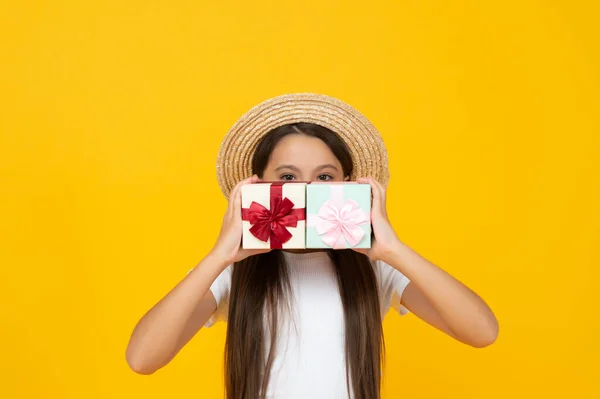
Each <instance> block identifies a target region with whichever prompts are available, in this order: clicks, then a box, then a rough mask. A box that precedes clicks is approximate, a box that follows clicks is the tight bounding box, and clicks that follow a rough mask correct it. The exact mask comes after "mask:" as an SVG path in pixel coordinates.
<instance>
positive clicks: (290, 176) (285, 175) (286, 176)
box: [279, 173, 296, 180]
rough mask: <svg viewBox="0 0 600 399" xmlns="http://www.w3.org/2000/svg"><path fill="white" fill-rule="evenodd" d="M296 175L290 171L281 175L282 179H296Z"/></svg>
mask: <svg viewBox="0 0 600 399" xmlns="http://www.w3.org/2000/svg"><path fill="white" fill-rule="evenodd" d="M295 178H296V177H295V176H294V175H292V174H290V173H286V174H284V175H281V176H279V179H281V180H294V179H295Z"/></svg>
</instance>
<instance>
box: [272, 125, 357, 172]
mask: <svg viewBox="0 0 600 399" xmlns="http://www.w3.org/2000/svg"><path fill="white" fill-rule="evenodd" d="M262 179H263V180H266V181H275V180H304V181H343V180H347V179H345V178H344V172H343V170H342V165H341V164H340V161H338V159H337V158H336V157H335V155H333V152H331V150H330V149H329V147H328V146H327V144H325V143H324V142H323V141H321V140H320V139H318V138H315V137H310V136H305V135H301V134H290V135H288V136H285V137H284V138H282V139H281V140H280V141H279V142H278V143H277V145H276V146H275V148H274V149H273V152H272V153H271V157H270V158H269V162H268V163H267V167H266V168H265V171H264V173H263V176H262Z"/></svg>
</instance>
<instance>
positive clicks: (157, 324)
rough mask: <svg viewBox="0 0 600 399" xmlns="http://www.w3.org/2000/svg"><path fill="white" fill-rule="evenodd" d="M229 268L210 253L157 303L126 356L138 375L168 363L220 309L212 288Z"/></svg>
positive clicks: (137, 328) (138, 327)
mask: <svg viewBox="0 0 600 399" xmlns="http://www.w3.org/2000/svg"><path fill="white" fill-rule="evenodd" d="M225 267H226V264H224V262H222V261H219V260H218V259H217V258H215V257H214V256H211V255H209V256H207V257H206V258H204V259H203V260H202V262H200V263H199V264H198V266H196V268H195V269H194V270H193V271H192V272H191V273H190V274H189V275H188V276H187V277H186V278H185V279H183V280H182V281H181V282H180V283H179V284H177V286H175V288H173V289H172V290H171V291H170V292H169V293H168V294H167V295H166V296H165V297H164V298H163V299H161V300H160V301H159V302H158V303H157V304H156V305H154V306H153V307H152V308H151V309H150V310H149V311H148V312H147V313H146V314H145V315H144V316H143V317H142V318H141V320H140V321H139V322H138V324H137V325H136V326H135V329H134V330H133V333H132V335H131V338H130V340H129V345H128V346H127V352H126V359H127V363H128V364H129V367H131V369H132V370H133V371H135V372H136V373H139V374H152V373H153V372H155V371H156V370H158V369H159V368H161V367H163V366H165V365H166V364H167V363H169V362H170V361H171V360H172V359H173V358H174V357H175V355H176V354H177V353H178V352H179V351H180V350H181V348H183V346H184V345H185V344H186V343H187V342H188V341H189V340H190V339H191V338H192V337H193V336H194V335H195V334H196V333H197V332H198V331H199V330H200V328H201V327H202V326H203V325H204V324H205V323H206V321H207V320H208V319H209V317H210V316H211V315H212V314H213V313H214V312H215V310H216V309H217V303H216V301H215V298H214V296H213V295H212V293H211V292H210V290H209V288H210V285H211V284H212V282H213V281H214V280H215V279H216V278H217V276H218V275H219V273H220V272H221V271H222V270H223V269H224V268H225Z"/></svg>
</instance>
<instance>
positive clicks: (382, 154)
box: [217, 93, 389, 197]
mask: <svg viewBox="0 0 600 399" xmlns="http://www.w3.org/2000/svg"><path fill="white" fill-rule="evenodd" d="M299 122H306V123H315V124H317V125H321V126H324V127H326V128H328V129H330V130H332V131H334V132H335V133H337V134H338V135H339V136H340V138H341V139H342V140H343V141H344V142H345V143H346V145H347V146H348V149H349V150H350V153H351V155H352V162H353V171H352V175H351V176H350V178H351V180H355V179H356V178H358V177H365V176H371V177H373V178H374V179H376V180H377V181H379V182H381V183H382V184H383V185H384V186H387V183H388V180H389V171H388V156H387V151H386V149H385V146H384V143H383V140H382V138H381V135H380V134H379V132H378V131H377V129H376V128H375V126H374V125H373V124H372V123H371V122H370V121H369V120H368V119H367V118H366V117H365V116H363V115H362V114H361V113H360V112H358V111H357V110H356V109H354V108H353V107H351V106H350V105H348V104H346V103H344V102H342V101H341V100H338V99H336V98H333V97H330V96H326V95H323V94H313V93H297V94H285V95H282V96H278V97H274V98H271V99H269V100H266V101H264V102H262V103H260V104H258V105H256V106H255V107H253V108H252V109H250V110H249V111H248V112H246V113H245V114H244V115H243V116H242V117H241V118H240V119H239V120H238V121H237V122H236V123H235V124H234V125H233V126H232V127H231V129H230V130H229V132H228V133H227V135H226V136H225V138H224V139H223V142H222V143H221V147H220V149H219V155H218V157H217V180H218V182H219V186H220V187H221V191H222V192H223V194H224V195H225V196H226V197H229V194H230V192H231V190H232V189H233V187H235V185H236V184H237V183H238V182H239V181H241V180H243V179H245V178H247V177H250V176H252V166H251V162H252V156H253V154H254V151H255V150H256V147H257V146H258V144H259V143H260V141H261V140H262V138H263V137H264V136H265V135H266V134H267V133H268V132H269V131H271V130H272V129H275V128H277V127H280V126H283V125H286V124H290V123H299Z"/></svg>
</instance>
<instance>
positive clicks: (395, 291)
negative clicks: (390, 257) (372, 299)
mask: <svg viewBox="0 0 600 399" xmlns="http://www.w3.org/2000/svg"><path fill="white" fill-rule="evenodd" d="M375 266H376V270H377V272H378V276H379V294H380V301H381V308H382V316H383V315H385V314H386V313H387V312H388V311H389V309H390V307H391V308H393V309H395V310H396V311H397V312H398V313H399V314H400V315H405V314H407V313H409V310H408V309H407V308H406V307H404V306H403V305H402V304H401V300H402V294H403V293H404V290H405V289H406V287H407V286H408V284H409V283H410V280H409V279H408V277H406V276H405V275H404V274H402V273H401V272H400V271H398V270H397V269H395V268H394V267H393V266H390V265H389V264H387V263H385V262H383V261H380V260H378V261H376V262H375Z"/></svg>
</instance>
